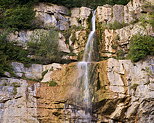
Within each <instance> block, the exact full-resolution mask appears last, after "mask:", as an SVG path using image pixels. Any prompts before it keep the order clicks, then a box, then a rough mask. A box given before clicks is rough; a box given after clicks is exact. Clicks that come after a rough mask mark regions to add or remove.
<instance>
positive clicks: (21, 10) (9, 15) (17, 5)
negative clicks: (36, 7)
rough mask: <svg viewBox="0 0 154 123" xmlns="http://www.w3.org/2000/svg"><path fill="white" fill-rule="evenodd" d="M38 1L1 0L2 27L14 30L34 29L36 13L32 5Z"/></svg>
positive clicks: (0, 22)
mask: <svg viewBox="0 0 154 123" xmlns="http://www.w3.org/2000/svg"><path fill="white" fill-rule="evenodd" d="M36 2H37V0H0V27H1V28H14V29H16V30H17V29H31V28H34V27H35V25H34V23H33V22H34V19H35V12H34V11H33V9H32V5H33V4H34V3H36Z"/></svg>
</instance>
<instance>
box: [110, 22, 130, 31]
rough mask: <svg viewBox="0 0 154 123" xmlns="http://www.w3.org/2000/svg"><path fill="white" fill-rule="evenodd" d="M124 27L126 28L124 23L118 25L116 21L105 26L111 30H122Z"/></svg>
mask: <svg viewBox="0 0 154 123" xmlns="http://www.w3.org/2000/svg"><path fill="white" fill-rule="evenodd" d="M125 26H128V24H126V23H119V22H118V21H115V22H114V23H110V24H108V25H107V27H108V28H109V29H113V30H116V29H121V28H123V27H125Z"/></svg>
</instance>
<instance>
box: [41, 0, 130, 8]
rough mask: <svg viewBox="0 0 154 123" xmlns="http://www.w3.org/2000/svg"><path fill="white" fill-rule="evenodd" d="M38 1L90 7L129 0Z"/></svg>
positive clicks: (123, 2) (124, 2) (122, 2)
mask: <svg viewBox="0 0 154 123" xmlns="http://www.w3.org/2000/svg"><path fill="white" fill-rule="evenodd" d="M39 1H40V2H52V3H55V4H61V5H64V6H66V7H70V8H72V7H81V6H87V7H91V8H96V7H97V6H100V5H104V4H110V5H114V4H123V5H125V4H127V3H128V2H129V1H130V0H39Z"/></svg>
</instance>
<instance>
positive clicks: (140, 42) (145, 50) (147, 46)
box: [129, 35, 154, 62]
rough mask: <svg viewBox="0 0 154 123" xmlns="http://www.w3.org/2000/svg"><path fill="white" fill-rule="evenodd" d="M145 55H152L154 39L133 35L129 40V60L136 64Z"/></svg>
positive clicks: (153, 52)
mask: <svg viewBox="0 0 154 123" xmlns="http://www.w3.org/2000/svg"><path fill="white" fill-rule="evenodd" d="M147 55H154V37H151V36H142V35H135V36H133V37H132V38H131V43H130V50H129V58H130V59H131V60H132V61H133V62H137V61H139V60H141V59H143V58H145V57H146V56H147Z"/></svg>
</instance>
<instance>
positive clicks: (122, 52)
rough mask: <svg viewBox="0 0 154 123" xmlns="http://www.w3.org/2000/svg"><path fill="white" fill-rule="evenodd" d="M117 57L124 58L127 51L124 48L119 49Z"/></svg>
mask: <svg viewBox="0 0 154 123" xmlns="http://www.w3.org/2000/svg"><path fill="white" fill-rule="evenodd" d="M116 55H117V59H124V58H125V52H124V51H123V50H118V51H117V52H116Z"/></svg>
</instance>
